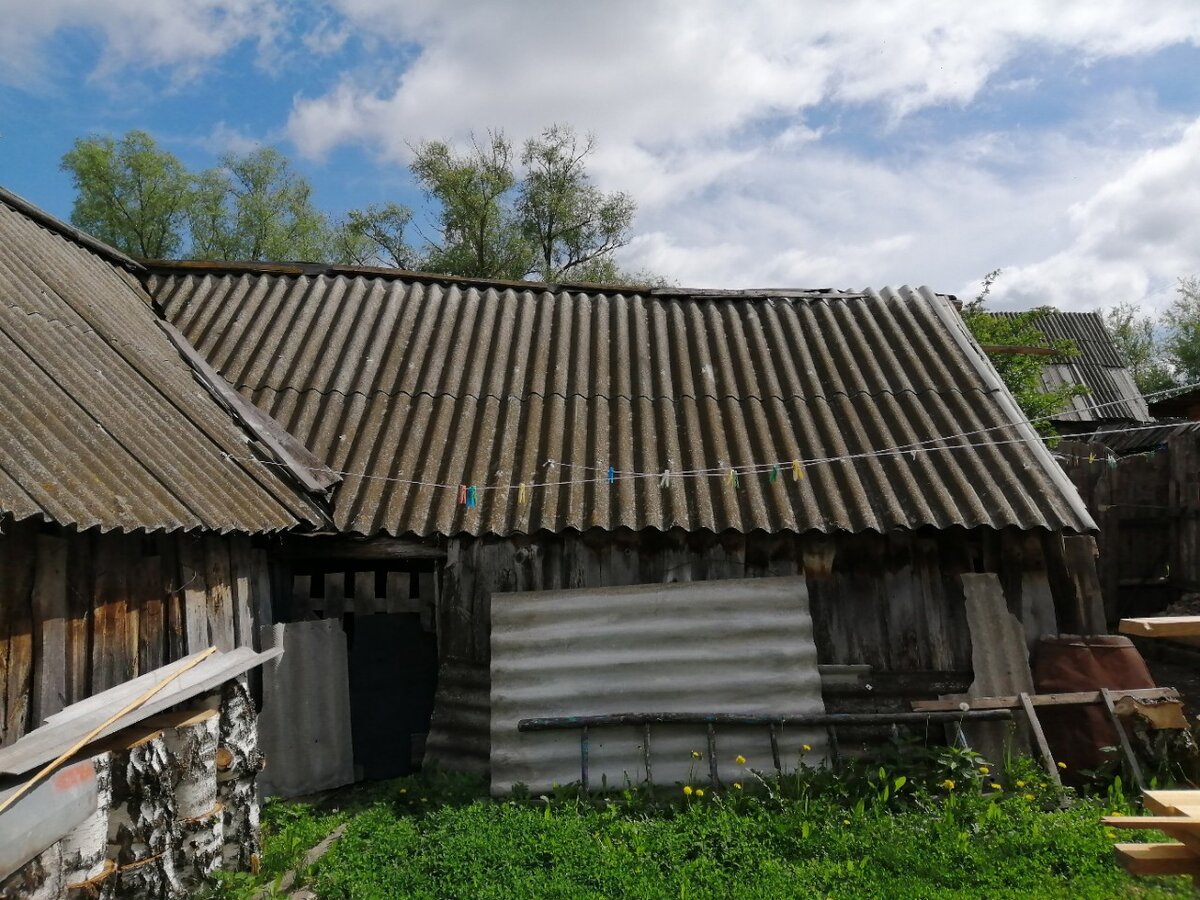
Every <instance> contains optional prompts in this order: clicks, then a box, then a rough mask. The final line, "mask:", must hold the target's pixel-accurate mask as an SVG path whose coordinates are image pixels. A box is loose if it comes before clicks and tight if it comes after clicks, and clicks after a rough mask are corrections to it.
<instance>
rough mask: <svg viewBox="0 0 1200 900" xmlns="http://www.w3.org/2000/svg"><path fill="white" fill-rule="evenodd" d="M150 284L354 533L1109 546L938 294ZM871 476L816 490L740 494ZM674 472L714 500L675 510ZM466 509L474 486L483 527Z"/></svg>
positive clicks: (685, 493)
mask: <svg viewBox="0 0 1200 900" xmlns="http://www.w3.org/2000/svg"><path fill="white" fill-rule="evenodd" d="M152 271H153V273H154V274H152V276H151V278H150V281H149V288H150V291H151V293H152V294H153V295H154V296H155V298H156V300H157V301H158V302H159V303H161V304H162V305H163V307H164V309H165V312H166V314H167V316H168V317H169V318H170V319H171V321H172V322H174V323H175V325H176V326H177V327H178V328H180V330H181V331H183V332H184V334H186V335H187V337H188V339H189V340H190V341H191V342H192V343H193V344H194V345H195V346H196V347H197V348H198V349H199V350H200V351H201V352H202V353H203V354H204V355H205V356H206V358H207V359H208V360H209V361H210V362H211V363H212V364H213V366H214V367H215V368H216V369H217V370H218V371H220V372H221V373H222V374H223V375H224V376H225V378H226V379H227V380H229V381H230V382H231V383H232V384H234V385H235V386H236V387H237V388H238V389H239V390H241V391H242V392H243V393H244V394H245V395H246V396H248V397H250V398H252V399H253V400H254V402H255V403H256V404H258V405H259V406H260V408H262V409H263V410H265V411H267V412H269V413H270V414H272V415H273V416H275V417H276V418H277V419H278V420H279V421H280V422H281V423H282V424H283V425H284V426H285V427H287V428H288V429H289V430H291V431H292V432H293V433H294V434H295V435H296V436H297V437H299V438H300V439H301V440H302V441H304V442H305V443H306V444H307V445H308V446H309V448H310V449H311V450H313V451H314V452H315V453H316V454H317V455H318V456H319V457H321V458H322V459H324V460H325V461H326V463H327V464H328V465H330V466H331V467H332V468H333V469H335V470H339V471H343V472H349V473H353V474H350V475H348V476H347V477H346V479H345V481H344V482H343V483H342V485H340V486H339V488H338V490H337V493H336V495H335V499H334V517H335V521H336V522H337V525H338V526H339V527H340V528H342V529H344V530H348V531H354V532H358V533H362V534H373V533H377V532H386V533H390V534H406V533H411V534H416V535H433V534H443V535H446V534H455V533H461V532H466V533H470V534H482V533H495V534H505V533H510V532H533V531H537V530H539V529H548V530H552V531H561V530H565V529H586V528H589V527H601V528H606V529H615V528H619V527H627V528H633V529H641V528H647V527H649V528H659V529H667V528H670V527H673V526H680V527H683V528H685V529H711V530H713V531H722V530H726V529H733V530H737V531H743V532H745V531H751V530H754V529H764V530H767V531H781V530H795V531H807V530H810V529H817V530H821V531H834V530H847V531H862V530H866V529H874V530H878V531H887V530H890V529H895V528H918V527H921V526H933V527H937V528H943V527H947V526H952V525H961V526H967V527H971V526H979V525H988V526H993V527H1002V526H1008V525H1014V526H1017V527H1020V528H1033V527H1045V528H1051V529H1073V530H1087V529H1091V528H1094V525H1093V523H1092V521H1091V519H1090V518H1089V517H1088V515H1087V512H1086V510H1085V509H1084V507H1083V505H1082V503H1081V502H1080V500H1079V498H1078V495H1077V494H1076V493H1075V491H1074V489H1073V488H1072V487H1071V486H1070V485H1069V483H1068V482H1066V480H1065V478H1064V477H1063V476H1062V473H1061V472H1060V471H1059V469H1058V467H1057V466H1056V465H1055V463H1054V462H1053V460H1052V459H1051V458H1050V456H1049V455H1048V454H1047V453H1046V451H1045V449H1044V448H1043V447H1042V446H1041V444H1040V443H1039V442H1037V441H1032V442H1028V441H1029V439H1031V438H1032V432H1031V431H1030V430H1029V429H1028V427H1027V426H1024V427H1020V426H1013V425H1006V424H1005V423H1008V422H1011V421H1013V420H1014V419H1015V418H1016V417H1017V416H1018V413H1017V412H1016V407H1015V405H1013V403H1012V400H1011V397H1009V395H1008V394H1007V392H1004V391H1003V390H1002V389H999V382H998V381H997V380H996V379H995V375H994V371H993V370H992V369H991V366H990V364H989V363H987V362H986V361H984V360H983V358H982V355H981V354H980V353H979V351H978V350H977V348H976V347H975V346H974V344H973V343H971V341H970V338H969V337H968V335H967V333H966V330H965V328H964V327H963V326H962V324H961V320H960V319H959V317H958V315H957V312H956V311H955V310H954V309H953V307H952V306H951V304H950V302H949V301H948V300H947V299H946V298H943V297H936V296H935V295H933V294H931V293H929V292H928V291H927V290H924V289H922V291H920V292H916V291H912V290H909V289H901V290H900V291H890V290H885V291H883V292H882V293H874V292H866V293H838V292H830V291H819V292H795V291H787V292H732V293H728V294H721V293H718V292H686V291H654V292H650V293H648V294H645V295H640V294H621V293H616V292H612V291H611V289H610V290H609V292H597V291H596V290H594V289H574V288H570V287H551V286H545V285H528V284H516V285H512V284H499V283H496V284H488V283H482V282H479V283H472V282H469V281H466V280H463V279H446V278H439V277H437V276H419V275H413V274H412V273H398V272H391V273H387V274H383V273H379V272H375V271H355V270H339V269H323V270H318V269H317V268H316V267H295V268H293V269H290V270H289V269H288V268H287V267H279V266H275V267H261V268H257V269H256V268H255V267H250V266H232V267H231V266H225V267H224V268H218V267H216V266H215V265H214V266H213V267H209V268H207V269H206V268H205V266H204V265H202V264H182V265H180V266H175V267H165V266H164V267H159V266H152ZM995 426H1002V427H1000V428H998V429H996V430H995V431H993V432H990V433H989V435H988V438H989V439H991V440H993V441H1009V442H1012V441H1016V443H1002V444H999V445H995V446H980V447H970V448H967V449H955V450H943V451H939V452H929V453H916V454H905V455H898V454H894V453H890V454H885V455H875V454H874V453H873V452H872V451H876V450H882V449H887V448H892V447H895V446H897V445H908V444H910V443H912V442H915V441H926V440H929V439H931V438H936V437H938V436H946V435H956V434H959V433H961V432H964V431H974V430H976V429H983V428H994V427H995ZM943 443H944V442H943ZM951 443H959V442H958V441H952V442H951ZM862 453H866V454H868V455H866V456H864V457H862V458H857V459H852V460H841V461H837V462H826V463H821V464H815V465H812V466H811V467H808V468H807V469H806V470H805V471H806V473H807V477H806V478H804V479H803V480H800V481H793V480H792V478H791V475H790V469H788V468H785V469H784V470H783V472H782V473H781V475H780V477H779V478H778V479H777V480H776V481H775V482H773V483H772V482H770V481H769V479H768V475H767V474H765V473H763V474H749V473H745V472H743V473H741V474H740V475H739V478H738V481H739V484H738V485H736V486H735V485H732V484H729V483H728V478H727V476H726V475H725V474H723V473H724V472H725V470H727V469H728V468H729V467H739V468H740V467H746V466H750V465H753V464H755V463H764V462H774V461H780V460H782V461H784V462H785V463H786V461H788V460H792V459H795V458H800V459H804V460H813V459H816V458H824V457H844V456H847V455H854V454H862ZM610 466H611V467H612V468H613V469H614V470H615V473H616V480H615V482H614V483H612V484H609V482H608V478H607V473H608V469H609V467H610ZM665 469H669V470H671V471H672V472H675V473H680V472H683V471H690V470H696V469H715V470H717V474H713V475H711V476H706V477H701V478H683V477H679V475H678V474H676V476H675V477H673V478H671V479H670V481H669V483H668V484H667V485H666V486H665V487H664V486H661V485H660V478H659V473H661V472H662V471H663V470H665ZM633 473H645V474H644V475H643V476H641V477H638V476H635V475H634V474H633ZM406 482H421V484H414V483H406ZM520 482H526V483H527V484H528V485H530V487H529V488H528V494H527V502H525V503H521V502H520V496H519V493H518V491H517V490H512V489H509V488H510V486H512V485H516V484H518V483H520ZM544 482H551V483H550V484H543V483H544ZM563 482H570V483H563ZM460 484H473V485H477V486H478V491H479V493H478V505H477V506H476V507H475V508H473V509H472V508H468V507H466V506H464V505H462V504H461V503H460V502H459V492H458V489H457V486H458V485H460ZM437 485H446V487H439V486H437ZM494 487H499V488H501V489H499V490H493V489H492V488H494Z"/></svg>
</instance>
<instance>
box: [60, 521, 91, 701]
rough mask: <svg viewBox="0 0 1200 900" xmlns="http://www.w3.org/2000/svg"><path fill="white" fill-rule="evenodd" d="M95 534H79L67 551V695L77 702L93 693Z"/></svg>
mask: <svg viewBox="0 0 1200 900" xmlns="http://www.w3.org/2000/svg"><path fill="white" fill-rule="evenodd" d="M95 538H96V535H95V534H94V533H87V534H77V535H75V536H74V537H73V538H72V539H71V541H70V546H69V548H68V551H67V648H66V657H67V677H66V687H67V697H66V703H67V704H68V705H69V704H71V703H78V702H79V701H80V700H82V699H83V698H84V697H89V696H91V693H92V650H91V640H92V628H91V619H92V578H93V576H92V563H93V555H94V554H93V543H94V540H95Z"/></svg>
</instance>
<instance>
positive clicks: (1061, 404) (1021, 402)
mask: <svg viewBox="0 0 1200 900" xmlns="http://www.w3.org/2000/svg"><path fill="white" fill-rule="evenodd" d="M1000 271H1001V270H1000V269H996V270H994V271H992V272H989V273H988V274H987V275H986V276H984V279H983V290H982V291H981V292H980V293H979V296H977V297H976V298H975V299H974V300H972V301H970V302H969V303H967V304H965V305H964V306H963V311H962V317H963V321H964V322H965V323H966V325H967V328H968V329H970V331H971V333H972V334H973V335H974V336H975V339H976V340H977V341H979V343H980V344H984V345H989V346H1012V347H1045V346H1050V347H1053V348H1054V349H1056V350H1058V351H1059V352H1060V353H1061V355H1063V356H1075V355H1077V354H1078V353H1079V348H1078V347H1076V346H1075V342H1074V341H1069V340H1057V341H1047V339H1046V336H1045V335H1044V334H1043V333H1042V331H1041V330H1040V329H1039V328H1038V327H1037V326H1036V325H1035V324H1034V323H1035V322H1036V321H1037V320H1038V318H1040V317H1041V316H1044V315H1046V314H1047V313H1051V312H1054V307H1052V306H1044V307H1041V308H1039V309H1032V310H1029V311H1028V312H1023V313H1019V314H1017V315H1015V316H997V315H993V314H992V313H991V312H989V311H988V310H987V309H986V308H985V304H986V302H987V298H988V295H989V294H990V293H991V290H992V285H993V284H995V283H996V279H997V278H999V277H1000ZM1043 358H1044V357H1041V356H1034V355H1029V354H1024V353H1002V354H994V355H993V356H992V357H991V361H992V365H994V366H995V367H996V372H997V373H998V374H999V375H1000V380H1001V381H1003V382H1004V385H1005V387H1007V388H1008V390H1009V391H1010V392H1011V393H1012V395H1013V399H1015V400H1016V401H1017V406H1019V407H1020V408H1021V412H1023V413H1024V414H1025V417H1026V418H1027V419H1029V420H1030V422H1031V423H1032V424H1033V427H1034V428H1035V429H1037V431H1038V432H1039V433H1041V434H1043V435H1046V436H1048V437H1050V436H1054V435H1055V434H1057V431H1056V429H1055V428H1054V426H1053V425H1052V424H1051V423H1050V422H1049V421H1047V417H1048V416H1053V415H1054V414H1056V413H1059V412H1062V411H1063V410H1064V409H1066V407H1067V406H1068V405H1069V403H1070V401H1071V398H1072V397H1077V396H1079V395H1081V394H1086V393H1087V388H1085V387H1083V386H1082V385H1078V384H1072V385H1064V386H1061V387H1058V388H1054V389H1053V390H1048V389H1047V388H1046V386H1045V384H1044V383H1043V381H1042V360H1043Z"/></svg>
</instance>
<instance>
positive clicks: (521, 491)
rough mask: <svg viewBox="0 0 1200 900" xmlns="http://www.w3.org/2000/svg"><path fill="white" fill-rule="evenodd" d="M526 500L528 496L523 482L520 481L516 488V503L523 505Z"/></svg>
mask: <svg viewBox="0 0 1200 900" xmlns="http://www.w3.org/2000/svg"><path fill="white" fill-rule="evenodd" d="M527 500H529V494H528V492H527V491H526V490H525V482H523V481H522V482H521V484H520V486H519V487H518V488H517V502H518V503H525V502H526V501H527Z"/></svg>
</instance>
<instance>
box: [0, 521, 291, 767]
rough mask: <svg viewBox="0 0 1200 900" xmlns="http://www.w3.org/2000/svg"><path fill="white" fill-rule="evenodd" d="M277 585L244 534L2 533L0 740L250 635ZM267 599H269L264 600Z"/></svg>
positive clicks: (25, 529)
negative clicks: (126, 683)
mask: <svg viewBox="0 0 1200 900" xmlns="http://www.w3.org/2000/svg"><path fill="white" fill-rule="evenodd" d="M268 586H269V576H268V574H267V558H266V552H265V551H263V550H259V549H255V548H254V547H252V546H251V543H250V539H249V538H248V537H245V536H237V535H231V536H217V535H204V536H194V535H183V534H167V535H164V534H145V533H133V534H122V533H117V532H109V533H107V534H100V533H98V532H85V533H82V534H79V533H72V532H65V531H62V530H60V529H47V528H44V527H43V526H40V525H38V524H35V523H17V524H15V525H8V526H6V528H5V533H4V534H0V745H3V744H8V743H11V742H12V741H15V740H16V739H17V738H18V737H20V736H21V735H23V734H24V733H25V732H26V731H28V730H29V729H30V728H32V727H34V726H35V725H37V724H39V723H40V722H41V721H42V720H43V719H45V718H46V717H47V716H49V715H52V714H53V713H55V712H58V711H59V710H60V709H62V708H63V706H65V705H67V704H70V703H75V702H76V701H78V700H82V699H84V698H85V697H89V696H91V695H92V694H94V693H96V692H98V691H102V690H105V689H106V688H110V687H113V686H114V685H116V684H119V683H120V682H122V681H125V680H127V679H129V678H132V677H135V676H137V675H140V674H142V673H144V672H148V671H150V670H151V669H155V668H158V667H159V666H161V665H163V664H164V663H167V662H170V661H172V660H175V659H179V658H180V657H182V656H186V655H187V654H188V653H192V652H194V651H196V650H200V649H203V648H205V647H208V646H210V645H211V644H216V645H217V647H219V648H220V649H222V650H228V649H232V648H233V647H235V646H242V645H250V646H252V645H254V643H255V641H256V639H257V638H256V636H257V627H256V626H257V621H258V615H257V614H256V613H255V610H256V609H258V608H260V606H261V605H262V604H260V603H259V602H258V599H259V598H257V597H256V596H255V594H256V592H259V593H261V591H263V590H266V589H267V588H268ZM265 608H267V609H269V608H270V606H269V600H268V601H267V602H266V607H265Z"/></svg>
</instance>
